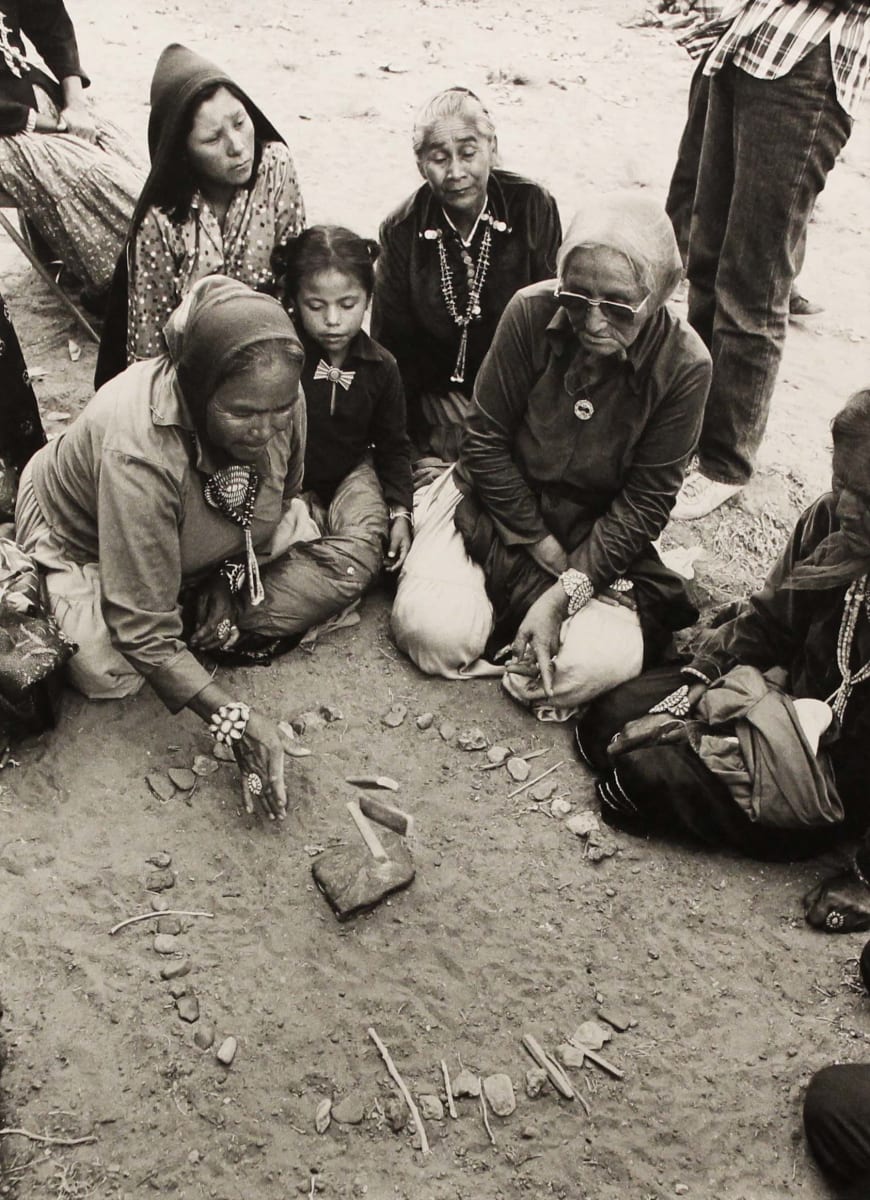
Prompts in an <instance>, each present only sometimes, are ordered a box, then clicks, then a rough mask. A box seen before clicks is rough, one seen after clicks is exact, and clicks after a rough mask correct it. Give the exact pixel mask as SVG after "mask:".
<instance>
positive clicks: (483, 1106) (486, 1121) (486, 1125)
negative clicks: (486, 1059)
mask: <svg viewBox="0 0 870 1200" xmlns="http://www.w3.org/2000/svg"><path fill="white" fill-rule="evenodd" d="M478 1082H479V1083H480V1111H481V1114H482V1116H483V1127H484V1129H485V1130H486V1132H487V1133H488V1134H489V1140H490V1141H491V1142H492V1144H493V1146H494V1145H495V1137H494V1135H493V1132H492V1128H491V1127H490V1124H489V1116H488V1114H487V1111H486V1098H485V1097H484V1094H483V1080H482V1079H479V1080H478Z"/></svg>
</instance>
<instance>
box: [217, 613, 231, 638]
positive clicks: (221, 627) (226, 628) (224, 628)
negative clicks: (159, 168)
mask: <svg viewBox="0 0 870 1200" xmlns="http://www.w3.org/2000/svg"><path fill="white" fill-rule="evenodd" d="M232 630H233V623H232V621H231V620H230V619H229V617H224V619H223V620H222V621H218V626H217V629H216V630H215V633H216V635H217V636H218V638H220V640H221V641H222V642H225V641H226V640H227V638H228V637H229V636H230V634H231V633H232Z"/></svg>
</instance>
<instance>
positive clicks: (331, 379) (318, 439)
mask: <svg viewBox="0 0 870 1200" xmlns="http://www.w3.org/2000/svg"><path fill="white" fill-rule="evenodd" d="M378 251H379V247H378V244H377V242H373V241H369V240H367V239H364V238H361V237H358V236H357V235H356V234H355V233H352V232H351V231H350V230H349V229H343V228H341V227H339V226H335V225H316V226H314V227H312V228H311V229H307V230H306V231H305V232H304V233H303V234H302V235H301V236H300V237H299V238H297V239H296V241H294V242H292V243H291V244H290V245H289V246H288V247H287V248H286V249H285V250H284V251H282V252H281V254H280V255H279V256H278V257H279V258H280V259H281V260H282V262H283V274H284V281H283V282H284V288H285V304H287V305H288V306H289V307H291V309H292V313H293V316H294V317H295V321H296V327H297V330H298V333H299V337H300V340H301V341H302V345H303V348H304V350H305V366H304V368H303V371H302V390H303V392H304V395H305V403H306V406H307V413H308V440H307V445H306V449H305V472H304V476H303V487H304V489H305V491H304V495H303V496H302V497H301V499H300V500H299V501H298V503H299V504H300V505H303V504H304V506H305V512H304V516H303V518H302V519H301V520H300V523H299V526H298V528H297V544H296V545H294V546H293V547H292V548H291V549H290V550H289V551H288V552H287V554H286V555H285V556H284V557H283V559H282V560H281V563H280V564H278V563H276V564H275V565H274V566H273V567H272V569H271V572H270V576H269V591H270V602H271V603H270V609H271V611H272V612H273V613H276V614H277V612H278V611H279V610H280V612H281V616H280V618H278V619H277V620H276V627H275V631H274V632H275V633H277V634H279V635H281V636H285V637H286V636H287V635H290V636H293V635H297V636H301V635H302V634H304V633H305V632H306V631H307V630H308V629H310V628H311V627H312V626H314V625H318V624H320V623H321V622H324V621H328V620H329V619H330V618H332V617H335V616H337V615H338V614H339V613H341V612H343V610H346V609H347V608H348V607H351V606H354V607H355V606H356V605H357V604H358V602H359V600H360V597H361V596H362V594H363V592H364V591H365V590H366V588H367V587H368V586H369V584H370V583H371V582H372V580H373V579H374V577H375V575H376V574H377V573H378V571H380V569H381V566H382V565H383V562H384V550H385V549H386V550H387V570H388V571H390V572H394V571H397V570H398V569H399V568H400V567H401V565H402V564H403V563H404V561H405V556H406V555H407V553H408V549H409V548H410V545H411V504H412V501H413V492H412V487H411V447H410V443H409V441H408V434H407V431H406V424H405V398H404V394H403V392H402V381H401V378H400V376H399V369H398V367H397V366H396V360H395V359H394V358H393V356H392V354H390V352H389V351H388V350H384V348H383V347H382V346H379V345H378V344H377V342H374V341H372V339H371V338H370V337H369V336H368V334H366V333H365V332H364V331H363V328H362V323H363V318H364V317H365V314H366V309H367V308H368V303H369V299H370V297H371V293H372V287H373V284H374V261H375V259H376V258H377V256H378ZM275 265H276V270H279V271H281V270H282V263H279V262H276V264H275ZM263 632H264V633H267V631H266V630H264V631H263ZM261 644H262V643H261ZM247 646H248V648H249V649H250V650H252V651H256V639H249V640H248V642H247Z"/></svg>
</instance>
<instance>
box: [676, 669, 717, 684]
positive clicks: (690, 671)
mask: <svg viewBox="0 0 870 1200" xmlns="http://www.w3.org/2000/svg"><path fill="white" fill-rule="evenodd" d="M680 674H681V675H694V676H695V678H696V679H700V681H701V683H706V685H707V687H710V686H711V684H712V683H713V680H712V679H708V678H707V676H706V675H705V674H704V672H703V671H699V670H698V668H697V667H683V669H682V670H681V671H680Z"/></svg>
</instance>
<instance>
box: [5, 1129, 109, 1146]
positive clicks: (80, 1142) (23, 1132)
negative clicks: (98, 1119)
mask: <svg viewBox="0 0 870 1200" xmlns="http://www.w3.org/2000/svg"><path fill="white" fill-rule="evenodd" d="M12 1134H14V1135H15V1136H16V1137H23V1138H29V1140H30V1141H31V1142H44V1143H45V1144H46V1146H87V1145H90V1143H91V1142H95V1141H96V1140H97V1139H96V1137H95V1136H94V1134H89V1135H88V1136H87V1137H80V1138H59V1137H49V1136H48V1135H47V1134H44V1133H31V1132H30V1130H29V1129H13V1128H11V1126H7V1127H6V1128H4V1129H0V1137H8V1136H9V1135H12Z"/></svg>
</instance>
